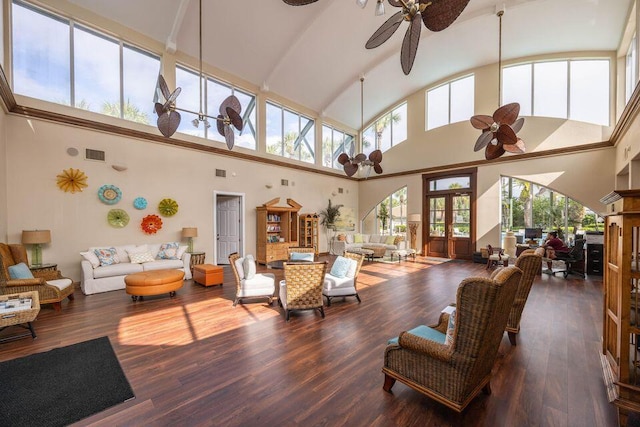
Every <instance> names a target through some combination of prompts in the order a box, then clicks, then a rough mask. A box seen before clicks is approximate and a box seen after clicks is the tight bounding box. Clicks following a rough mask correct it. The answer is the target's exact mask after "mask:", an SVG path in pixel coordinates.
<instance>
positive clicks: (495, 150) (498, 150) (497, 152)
mask: <svg viewBox="0 0 640 427" xmlns="http://www.w3.org/2000/svg"><path fill="white" fill-rule="evenodd" d="M503 154H504V148H503V147H502V144H500V143H499V142H498V144H497V145H493V144H489V145H487V149H486V150H485V151H484V157H485V158H486V159H487V160H493V159H497V158H498V157H500V156H502V155H503Z"/></svg>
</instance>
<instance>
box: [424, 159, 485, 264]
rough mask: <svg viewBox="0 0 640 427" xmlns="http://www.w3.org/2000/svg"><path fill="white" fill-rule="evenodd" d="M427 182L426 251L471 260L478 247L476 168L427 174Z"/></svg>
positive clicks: (440, 255) (433, 254)
mask: <svg viewBox="0 0 640 427" xmlns="http://www.w3.org/2000/svg"><path fill="white" fill-rule="evenodd" d="M424 183H425V204H424V208H423V210H424V212H425V215H424V216H423V217H424V219H425V224H424V227H423V228H422V229H423V233H424V235H423V239H422V241H423V242H424V252H423V253H425V254H426V255H427V256H434V257H441V258H452V259H471V258H472V257H473V251H474V247H475V209H474V199H475V196H474V194H475V191H474V190H475V169H474V170H471V171H466V173H464V172H461V171H458V172H456V173H454V174H451V173H447V174H434V175H425V177H424Z"/></svg>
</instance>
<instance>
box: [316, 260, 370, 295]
mask: <svg viewBox="0 0 640 427" xmlns="http://www.w3.org/2000/svg"><path fill="white" fill-rule="evenodd" d="M343 256H344V257H345V258H350V259H353V260H355V261H356V262H357V263H358V266H357V267H356V272H355V275H354V276H353V277H348V276H347V277H336V276H333V275H332V274H331V273H327V274H325V276H324V285H323V287H322V295H324V296H325V297H326V298H327V307H329V306H330V305H331V298H337V297H341V298H346V297H356V299H357V300H358V302H361V301H360V295H358V288H357V287H356V284H357V282H358V273H360V267H362V261H363V260H364V255H362V254H356V253H352V252H345V253H344V255H343Z"/></svg>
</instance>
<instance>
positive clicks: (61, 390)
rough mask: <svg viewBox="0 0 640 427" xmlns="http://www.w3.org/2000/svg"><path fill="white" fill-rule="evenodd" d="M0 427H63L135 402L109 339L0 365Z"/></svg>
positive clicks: (104, 338) (105, 338)
mask: <svg viewBox="0 0 640 427" xmlns="http://www.w3.org/2000/svg"><path fill="white" fill-rule="evenodd" d="M0 384H2V391H3V392H2V398H1V399H0V426H12V427H13V426H29V427H35V426H65V425H69V424H72V423H74V422H76V421H78V420H81V419H83V418H86V417H88V416H90V415H93V414H95V413H98V412H100V411H103V410H105V409H107V408H109V407H111V406H113V405H117V404H118V403H122V402H125V401H127V400H129V399H133V398H134V397H135V396H134V394H133V390H132V389H131V386H130V385H129V381H127V378H126V377H125V375H124V372H122V368H121V367H120V362H118V358H117V357H116V354H115V353H114V351H113V348H112V347H111V343H110V342H109V338H107V337H101V338H97V339H94V340H90V341H85V342H81V343H78V344H73V345H70V346H67V347H61V348H56V349H53V350H50V351H47V352H44V353H37V354H32V355H30V356H26V357H22V358H20V359H14V360H9V361H7V362H2V363H0Z"/></svg>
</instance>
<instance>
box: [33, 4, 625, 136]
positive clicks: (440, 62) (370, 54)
mask: <svg viewBox="0 0 640 427" xmlns="http://www.w3.org/2000/svg"><path fill="white" fill-rule="evenodd" d="M69 1H70V2H72V3H75V4H77V5H78V6H80V7H82V8H85V9H88V10H90V11H92V12H93V13H95V14H98V15H101V16H104V17H105V18H107V19H110V20H113V21H117V22H119V23H120V24H122V25H125V26H127V27H130V28H132V29H134V30H136V31H138V32H140V33H142V34H144V35H146V36H148V37H151V38H153V39H155V40H157V41H158V42H160V43H163V44H165V45H166V46H169V47H172V46H175V48H177V50H179V51H183V52H185V53H187V54H189V55H191V56H193V57H196V58H197V57H198V0H110V1H102V0H69ZM43 3H53V4H55V3H57V2H53V1H52V2H49V1H46V0H45V1H43ZM375 3H376V1H375V0H370V1H369V4H368V5H367V7H366V8H365V9H364V10H363V9H360V8H359V7H358V6H357V5H356V4H355V1H354V0H318V1H317V2H316V3H313V4H310V5H307V6H298V7H293V6H288V5H286V4H285V3H284V2H283V1H282V0H248V1H241V0H224V1H223V0H203V11H202V12H203V61H204V62H205V63H208V64H211V65H213V66H214V67H217V68H219V69H222V70H224V71H226V72H229V73H231V74H233V75H236V76H238V77H240V78H242V79H244V80H246V81H248V82H250V83H252V84H254V85H256V86H257V87H261V88H263V89H268V91H269V92H274V93H277V94H279V95H281V96H283V97H285V98H288V99H290V100H292V101H294V102H296V103H298V104H301V105H304V106H306V107H308V108H310V109H312V110H314V111H316V112H317V113H318V114H319V115H321V116H325V117H329V118H332V119H334V120H336V121H338V122H341V123H344V124H346V125H347V126H350V127H352V128H354V129H358V128H359V127H360V82H359V76H361V75H365V78H366V80H365V92H364V93H365V96H364V97H365V106H364V117H365V121H367V120H369V119H371V118H373V116H375V115H377V114H379V113H381V112H383V111H384V110H385V109H387V108H389V107H391V106H392V105H393V104H394V103H396V102H398V101H399V100H402V99H403V98H404V97H406V96H407V95H409V94H411V93H413V92H415V91H416V90H418V89H419V88H422V87H425V86H427V85H429V84H432V83H434V82H437V81H438V80H441V79H443V78H445V77H447V76H450V75H452V74H456V73H460V72H462V71H465V70H469V69H473V68H475V67H478V66H482V65H486V64H491V63H495V62H497V59H498V18H497V17H496V10H497V8H502V6H503V5H504V6H505V7H506V12H505V15H504V17H503V60H509V59H511V58H519V57H524V56H530V55H540V54H548V53H553V52H569V51H593V50H616V49H617V48H618V46H619V44H620V40H621V38H622V35H623V31H624V27H625V25H626V20H627V17H628V14H629V10H630V7H631V4H632V3H633V1H632V0H507V1H502V2H496V1H495V0H471V1H470V3H469V5H468V6H467V8H466V9H465V10H464V11H463V13H462V14H461V15H460V17H459V18H458V19H457V20H456V21H455V22H454V23H453V25H451V26H450V27H449V28H447V29H445V30H444V31H441V32H438V33H434V32H431V31H429V30H427V29H426V28H424V27H423V29H422V37H421V41H420V45H419V47H418V52H417V56H416V60H415V64H414V66H413V70H412V71H411V74H410V75H408V76H405V75H404V74H403V72H402V69H401V67H400V46H401V43H402V39H403V37H404V33H405V31H406V28H407V23H403V24H402V25H401V27H400V28H399V29H398V31H397V32H396V34H394V35H393V36H392V37H391V39H389V40H388V41H387V42H386V43H385V44H383V45H382V46H380V47H378V48H376V49H372V50H367V49H365V47H364V45H365V43H366V41H367V40H368V39H369V37H370V36H371V34H373V32H374V31H375V30H376V29H377V28H378V27H379V26H380V25H381V24H382V23H383V22H384V21H385V20H386V19H388V18H389V17H390V16H391V15H392V14H393V13H395V12H396V11H398V10H399V9H397V8H394V7H392V6H391V5H389V4H388V3H387V2H385V8H386V14H385V15H384V16H375V14H374V7H375Z"/></svg>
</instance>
